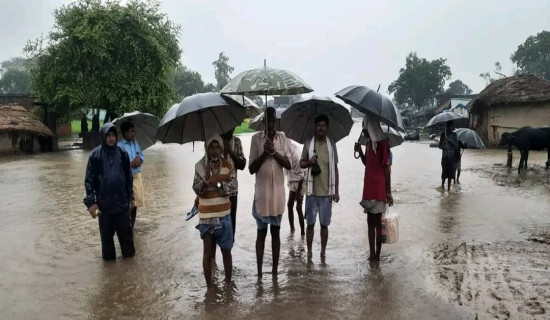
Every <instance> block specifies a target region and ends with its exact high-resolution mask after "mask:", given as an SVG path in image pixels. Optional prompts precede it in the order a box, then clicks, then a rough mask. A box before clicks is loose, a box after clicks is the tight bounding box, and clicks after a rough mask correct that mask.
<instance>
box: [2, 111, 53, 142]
mask: <svg viewBox="0 0 550 320" xmlns="http://www.w3.org/2000/svg"><path fill="white" fill-rule="evenodd" d="M7 131H23V132H29V133H34V134H38V135H42V136H47V137H50V136H53V134H52V132H51V131H50V129H48V127H46V125H45V124H43V123H42V122H41V121H40V120H38V119H37V118H36V117H35V116H34V115H33V114H32V113H30V112H29V111H27V109H25V108H24V107H22V106H15V105H5V106H0V132H7Z"/></svg>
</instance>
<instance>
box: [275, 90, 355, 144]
mask: <svg viewBox="0 0 550 320" xmlns="http://www.w3.org/2000/svg"><path fill="white" fill-rule="evenodd" d="M321 114H324V115H325V116H327V117H328V118H329V126H328V132H327V136H328V137H329V138H330V139H331V140H332V141H334V142H337V141H340V140H341V139H343V138H344V137H346V136H347V135H348V134H349V132H350V130H351V127H352V126H353V119H352V118H351V115H350V112H349V110H348V109H347V108H346V107H344V106H343V105H341V104H339V103H338V102H336V101H334V100H333V99H332V98H330V97H325V96H318V95H314V94H308V95H305V96H303V97H301V98H300V99H299V100H298V101H296V102H295V103H294V104H292V105H291V106H290V107H289V108H288V109H286V111H285V112H284V113H283V115H282V117H281V131H283V132H284V133H285V134H286V136H287V137H288V138H290V139H292V140H294V141H296V142H298V143H302V144H303V143H305V142H306V140H308V139H311V137H313V135H314V134H315V117H317V116H318V115H321Z"/></svg>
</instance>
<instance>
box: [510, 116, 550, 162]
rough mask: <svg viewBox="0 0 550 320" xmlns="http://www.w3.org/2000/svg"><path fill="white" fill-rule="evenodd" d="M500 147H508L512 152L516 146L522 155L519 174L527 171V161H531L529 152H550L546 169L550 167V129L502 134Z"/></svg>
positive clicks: (523, 129) (532, 129) (542, 128)
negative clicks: (545, 150)
mask: <svg viewBox="0 0 550 320" xmlns="http://www.w3.org/2000/svg"><path fill="white" fill-rule="evenodd" d="M500 145H501V146H504V145H507V146H508V150H511V146H512V145H513V146H515V147H516V148H517V149H518V150H519V152H520V154H521V158H520V160H519V167H518V173H520V172H521V170H522V169H527V160H528V159H529V150H536V151H541V150H544V149H547V150H548V160H547V161H546V168H547V169H548V167H550V127H541V128H533V127H523V128H521V129H519V130H518V131H515V132H511V133H510V132H506V133H503V134H502V139H501V140H500Z"/></svg>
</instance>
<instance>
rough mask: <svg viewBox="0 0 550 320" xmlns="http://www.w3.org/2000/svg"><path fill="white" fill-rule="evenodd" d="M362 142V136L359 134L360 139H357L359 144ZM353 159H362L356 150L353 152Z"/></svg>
mask: <svg viewBox="0 0 550 320" xmlns="http://www.w3.org/2000/svg"><path fill="white" fill-rule="evenodd" d="M360 140H361V134H359V138H358V139H357V143H359V141H360ZM353 157H355V159H359V158H361V154H360V153H359V152H358V151H357V150H355V151H354V152H353Z"/></svg>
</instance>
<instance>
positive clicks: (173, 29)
mask: <svg viewBox="0 0 550 320" xmlns="http://www.w3.org/2000/svg"><path fill="white" fill-rule="evenodd" d="M159 7H160V5H159V3H158V2H156V1H138V0H130V1H124V2H120V1H117V0H108V1H102V0H79V1H76V2H73V3H71V4H69V5H65V6H62V7H61V8H59V9H57V10H56V11H55V12H54V17H55V25H54V28H53V29H52V31H51V32H50V33H49V35H48V37H47V38H40V39H38V40H37V41H36V42H29V43H28V45H27V47H26V51H27V52H28V53H29V55H30V56H31V57H32V59H33V64H32V65H33V67H32V68H31V75H32V76H31V84H32V88H33V90H34V92H35V94H36V95H37V97H38V99H40V100H41V101H42V102H44V103H47V104H48V105H49V106H51V107H52V109H53V111H56V112H57V113H58V114H60V115H62V116H64V117H71V116H72V115H73V114H74V113H76V112H81V110H82V109H85V108H102V109H105V110H107V111H108V113H110V114H112V113H113V112H114V113H116V114H121V113H123V112H127V111H133V110H140V111H144V112H149V113H153V114H156V115H159V116H160V115H161V113H162V112H164V111H165V110H166V107H167V106H168V105H169V103H170V100H171V93H172V80H173V78H172V77H173V72H174V68H175V67H176V64H177V62H178V60H179V57H180V53H181V50H180V48H179V46H178V36H179V26H176V25H174V24H173V23H172V22H171V21H170V20H168V19H167V18H166V16H165V15H164V14H162V13H160V12H159ZM44 43H45V44H46V45H45V48H43V44H44Z"/></svg>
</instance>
